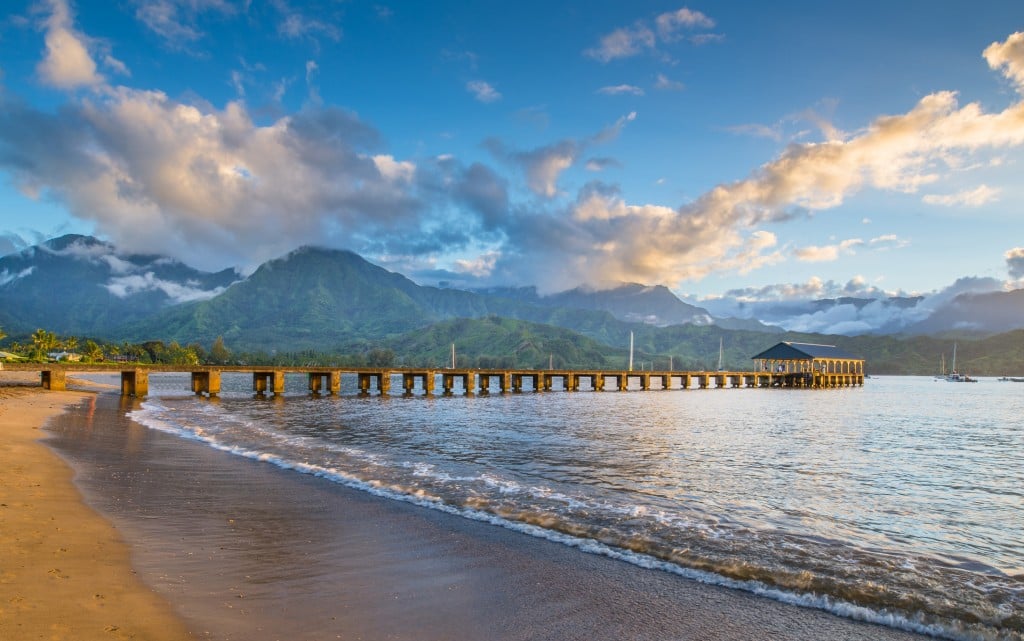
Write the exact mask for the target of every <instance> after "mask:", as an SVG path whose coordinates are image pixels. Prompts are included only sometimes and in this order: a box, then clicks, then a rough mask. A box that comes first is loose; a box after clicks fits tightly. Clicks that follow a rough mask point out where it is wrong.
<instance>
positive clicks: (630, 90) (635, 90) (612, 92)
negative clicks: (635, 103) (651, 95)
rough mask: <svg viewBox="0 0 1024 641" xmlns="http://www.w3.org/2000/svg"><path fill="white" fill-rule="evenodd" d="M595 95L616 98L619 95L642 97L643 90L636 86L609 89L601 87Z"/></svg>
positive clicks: (619, 86)
mask: <svg viewBox="0 0 1024 641" xmlns="http://www.w3.org/2000/svg"><path fill="white" fill-rule="evenodd" d="M597 93H600V94H604V95H606V96H617V95H619V94H630V95H633V96H642V95H644V90H643V89H641V88H640V87H637V86H636V85H614V86H609V87H601V88H600V89H598V90H597Z"/></svg>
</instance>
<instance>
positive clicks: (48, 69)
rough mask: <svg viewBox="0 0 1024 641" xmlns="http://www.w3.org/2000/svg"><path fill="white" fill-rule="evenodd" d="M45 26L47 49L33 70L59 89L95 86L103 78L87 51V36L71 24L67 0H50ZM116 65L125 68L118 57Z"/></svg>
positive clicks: (45, 81) (71, 15)
mask: <svg viewBox="0 0 1024 641" xmlns="http://www.w3.org/2000/svg"><path fill="white" fill-rule="evenodd" d="M46 6H48V7H49V8H50V15H49V17H48V18H47V19H46V21H45V23H44V26H45V30H46V35H45V43H46V50H45V52H44V54H43V59H42V61H40V63H39V65H38V66H37V67H36V70H37V71H38V73H39V78H40V79H41V80H42V81H43V82H44V83H46V84H48V85H50V86H52V87H57V88H59V89H76V88H78V87H86V86H97V85H100V84H102V83H103V82H104V81H105V79H104V77H103V75H102V74H100V73H99V71H98V69H97V68H96V61H95V60H94V59H93V57H92V55H91V54H90V53H89V46H88V45H89V40H88V38H87V37H86V36H84V35H83V34H81V33H79V32H78V31H77V30H75V28H74V15H73V14H72V13H71V8H70V7H69V6H68V3H67V1H66V0H49V2H48V3H47V5H46ZM117 65H118V66H117V68H118V69H122V70H126V68H125V67H124V65H123V64H122V63H120V62H119V61H117Z"/></svg>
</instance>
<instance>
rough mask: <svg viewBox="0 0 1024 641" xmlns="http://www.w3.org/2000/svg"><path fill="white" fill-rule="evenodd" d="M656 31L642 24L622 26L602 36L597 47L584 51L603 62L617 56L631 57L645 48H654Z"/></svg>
mask: <svg viewBox="0 0 1024 641" xmlns="http://www.w3.org/2000/svg"><path fill="white" fill-rule="evenodd" d="M654 44H655V38H654V32H653V31H651V30H650V29H649V28H648V27H645V26H644V25H642V24H639V23H638V24H637V25H636V26H633V27H622V28H620V29H616V30H615V31H612V32H611V33H609V34H608V35H606V36H604V37H602V38H601V41H600V43H599V44H598V46H597V47H594V48H591V49H587V50H586V51H584V52H583V53H584V54H585V55H587V56H589V57H591V58H594V59H595V60H600V61H601V62H610V61H612V60H615V59H616V58H629V57H632V56H635V55H637V54H638V53H640V52H641V51H643V50H645V49H653V48H654Z"/></svg>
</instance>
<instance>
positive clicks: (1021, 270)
mask: <svg viewBox="0 0 1024 641" xmlns="http://www.w3.org/2000/svg"><path fill="white" fill-rule="evenodd" d="M1003 256H1004V257H1005V258H1006V271H1007V272H1009V274H1010V278H1015V279H1021V278H1024V247H1014V248H1013V249H1010V250H1007V252H1006V253H1005V254H1003Z"/></svg>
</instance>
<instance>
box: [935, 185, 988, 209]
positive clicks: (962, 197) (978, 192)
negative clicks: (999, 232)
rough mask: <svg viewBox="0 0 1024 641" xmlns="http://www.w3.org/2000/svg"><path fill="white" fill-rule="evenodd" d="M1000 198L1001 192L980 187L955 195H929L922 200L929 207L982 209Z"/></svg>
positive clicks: (984, 186) (985, 186) (983, 186)
mask: <svg viewBox="0 0 1024 641" xmlns="http://www.w3.org/2000/svg"><path fill="white" fill-rule="evenodd" d="M998 197H999V190H998V189H993V188H991V187H989V186H988V185H979V186H978V187H977V188H975V189H970V190H965V191H961V192H957V193H955V194H946V195H939V194H927V195H926V196H924V197H923V198H922V199H921V200H922V201H924V202H925V203H927V204H929V205H942V206H945V207H957V206H964V207H981V206H982V205H984V204H985V203H990V202H992V201H994V200H996V199H997V198H998Z"/></svg>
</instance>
